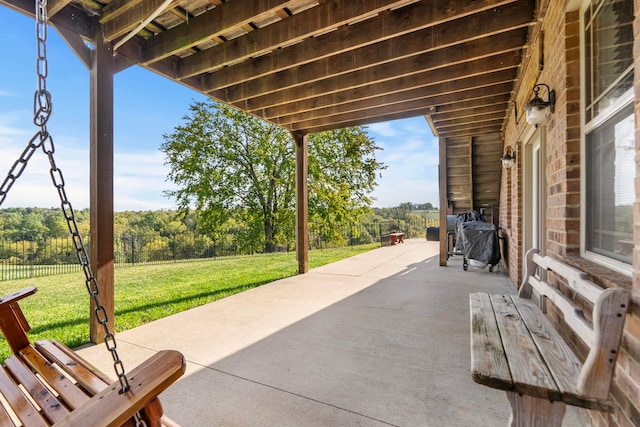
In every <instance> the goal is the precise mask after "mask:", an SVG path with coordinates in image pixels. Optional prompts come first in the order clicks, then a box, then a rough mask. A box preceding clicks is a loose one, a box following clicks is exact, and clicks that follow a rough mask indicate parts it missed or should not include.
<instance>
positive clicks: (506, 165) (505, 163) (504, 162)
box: [501, 156, 514, 169]
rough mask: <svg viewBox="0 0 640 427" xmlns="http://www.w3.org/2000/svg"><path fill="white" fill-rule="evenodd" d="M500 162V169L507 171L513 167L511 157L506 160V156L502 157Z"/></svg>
mask: <svg viewBox="0 0 640 427" xmlns="http://www.w3.org/2000/svg"><path fill="white" fill-rule="evenodd" d="M501 160H502V167H503V168H505V169H509V168H511V167H512V166H513V163H514V160H513V157H508V158H507V156H504V157H502V159H501Z"/></svg>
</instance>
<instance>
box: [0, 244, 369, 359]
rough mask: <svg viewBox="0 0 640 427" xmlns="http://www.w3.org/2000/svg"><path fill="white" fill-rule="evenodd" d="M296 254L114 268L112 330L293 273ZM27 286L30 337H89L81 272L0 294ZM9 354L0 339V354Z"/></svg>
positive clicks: (321, 253)
mask: <svg viewBox="0 0 640 427" xmlns="http://www.w3.org/2000/svg"><path fill="white" fill-rule="evenodd" d="M378 247H379V243H372V244H368V245H361V246H354V247H346V248H335V249H324V250H315V251H310V252H309V266H310V268H315V267H319V266H321V265H325V264H329V263H331V262H335V261H338V260H340V259H343V258H348V257H350V256H353V255H356V254H358V253H361V252H366V251H369V250H372V249H375V248H378ZM297 268H298V267H297V261H296V259H295V253H280V254H268V255H256V256H245V257H233V258H224V259H220V258H219V259H216V260H203V261H192V262H183V263H170V264H160V265H146V266H135V267H126V268H118V269H116V270H115V305H116V307H115V311H116V315H115V317H116V319H115V320H116V331H124V330H127V329H131V328H135V327H136V326H140V325H142V324H144V323H147V322H150V321H153V320H156V319H160V318H162V317H166V316H169V315H171V314H174V313H178V312H181V311H184V310H188V309H190V308H193V307H197V306H199V305H202V304H206V303H208V302H211V301H215V300H218V299H221V298H224V297H227V296H230V295H233V294H236V293H238V292H242V291H245V290H247V289H251V288H255V287H257V286H260V285H263V284H265V283H269V282H272V281H274V280H277V279H281V278H284V277H289V276H292V275H295V274H296V272H297ZM26 286H35V287H36V288H38V292H37V293H36V294H35V295H33V296H31V297H29V298H26V299H25V300H23V301H22V302H21V303H20V306H21V307H22V309H23V311H24V313H25V316H26V317H27V320H28V321H29V323H30V324H31V327H32V329H31V332H30V333H29V336H30V338H31V339H32V340H37V339H43V338H46V339H56V340H58V341H61V342H63V343H65V344H67V345H68V346H69V347H76V346H78V345H81V344H84V343H86V342H87V341H88V339H89V326H88V317H89V311H90V310H89V296H88V295H87V290H86V288H85V285H84V276H83V274H82V273H73V274H63V275H58V276H48V277H38V278H33V279H22V280H11V281H6V282H0V295H6V294H8V293H11V292H13V291H15V290H18V289H21V288H24V287H26ZM9 354H10V351H9V349H8V347H7V345H6V342H5V341H4V337H2V338H0V357H2V360H4V358H6V357H7V356H8V355H9Z"/></svg>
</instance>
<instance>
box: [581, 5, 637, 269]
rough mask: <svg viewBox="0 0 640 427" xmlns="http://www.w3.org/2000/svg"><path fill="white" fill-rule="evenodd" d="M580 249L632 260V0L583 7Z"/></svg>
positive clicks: (625, 261)
mask: <svg viewBox="0 0 640 427" xmlns="http://www.w3.org/2000/svg"><path fill="white" fill-rule="evenodd" d="M582 24H583V27H582V28H583V32H582V34H583V37H584V44H583V46H584V50H585V52H584V65H585V66H584V73H585V75H584V98H583V99H584V117H585V140H584V154H585V157H584V159H585V160H584V163H583V165H584V168H585V173H584V177H585V182H584V187H583V188H584V191H585V197H584V199H583V200H584V201H585V205H584V207H583V215H584V240H583V249H584V253H585V254H588V255H590V256H593V257H594V258H595V259H596V260H598V259H601V260H603V261H604V262H608V261H610V260H613V261H614V263H619V264H622V265H625V264H631V263H632V255H633V254H632V252H633V202H634V200H635V187H634V180H635V176H636V174H635V170H636V163H635V154H636V148H635V125H634V114H633V99H634V98H633V0H592V1H590V2H588V4H587V5H586V7H585V8H583V14H582Z"/></svg>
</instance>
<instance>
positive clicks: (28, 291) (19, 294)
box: [0, 286, 38, 308]
mask: <svg viewBox="0 0 640 427" xmlns="http://www.w3.org/2000/svg"><path fill="white" fill-rule="evenodd" d="M37 291H38V290H37V289H36V288H34V287H33V286H29V287H26V288H22V289H20V290H19V291H15V292H13V293H11V294H9V295H5V296H3V297H2V298H0V308H2V307H4V306H7V305H11V304H15V303H16V302H18V301H20V300H21V299H23V298H26V297H28V296H30V295H33V294H35V293H36V292H37Z"/></svg>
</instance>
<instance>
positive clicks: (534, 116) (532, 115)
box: [526, 105, 547, 126]
mask: <svg viewBox="0 0 640 427" xmlns="http://www.w3.org/2000/svg"><path fill="white" fill-rule="evenodd" d="M527 107H529V108H527V109H526V112H527V115H526V120H527V123H529V124H530V125H536V126H538V125H542V124H544V123H545V122H546V120H547V106H546V105H531V106H529V105H527Z"/></svg>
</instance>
